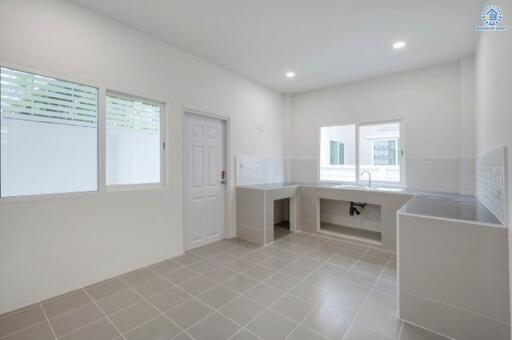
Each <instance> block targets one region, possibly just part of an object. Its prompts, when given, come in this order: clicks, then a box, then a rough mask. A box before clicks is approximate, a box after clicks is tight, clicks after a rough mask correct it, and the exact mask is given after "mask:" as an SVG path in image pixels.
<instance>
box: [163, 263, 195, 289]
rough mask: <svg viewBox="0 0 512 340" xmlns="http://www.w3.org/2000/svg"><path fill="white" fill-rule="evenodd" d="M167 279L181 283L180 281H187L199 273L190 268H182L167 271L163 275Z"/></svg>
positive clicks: (177, 283)
mask: <svg viewBox="0 0 512 340" xmlns="http://www.w3.org/2000/svg"><path fill="white" fill-rule="evenodd" d="M162 276H163V277H164V278H165V279H166V280H169V281H170V282H172V283H174V284H176V285H179V284H180V283H183V282H185V281H188V280H190V279H192V278H194V277H197V276H199V273H197V272H195V271H193V270H190V269H188V268H185V267H183V268H180V269H177V270H175V271H172V272H170V273H165V274H163V275H162Z"/></svg>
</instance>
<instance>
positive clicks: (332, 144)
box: [320, 124, 356, 182]
mask: <svg viewBox="0 0 512 340" xmlns="http://www.w3.org/2000/svg"><path fill="white" fill-rule="evenodd" d="M320 134H321V138H320V139H321V140H320V143H321V147H320V149H321V150H320V151H321V152H320V180H322V181H343V182H355V181H356V126H355V125H354V124H350V125H341V126H329V127H323V128H321V129H320Z"/></svg>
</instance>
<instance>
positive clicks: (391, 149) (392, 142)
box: [373, 139, 398, 165]
mask: <svg viewBox="0 0 512 340" xmlns="http://www.w3.org/2000/svg"><path fill="white" fill-rule="evenodd" d="M397 144H398V143H397V140H396V139H386V140H374V141H373V165H397V164H398V163H397V162H398V155H397V152H398V148H397Z"/></svg>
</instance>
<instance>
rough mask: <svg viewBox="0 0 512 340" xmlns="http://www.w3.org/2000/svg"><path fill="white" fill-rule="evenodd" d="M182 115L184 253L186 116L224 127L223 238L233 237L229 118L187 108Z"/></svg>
mask: <svg viewBox="0 0 512 340" xmlns="http://www.w3.org/2000/svg"><path fill="white" fill-rule="evenodd" d="M182 112H183V114H182V131H183V133H182V135H183V136H182V143H183V145H182V148H181V149H182V152H183V155H182V157H181V160H182V164H183V165H182V176H181V178H182V195H181V199H182V202H183V205H182V214H183V216H182V226H183V233H182V234H183V237H182V247H183V252H185V249H186V247H185V244H186V241H185V223H184V220H185V180H184V176H185V170H186V169H185V167H186V163H185V147H186V144H185V139H186V138H187V137H186V133H185V128H186V123H187V122H186V119H187V116H198V117H203V118H210V119H217V120H219V121H221V123H222V124H223V125H224V141H223V144H224V169H225V171H226V181H227V183H226V189H225V190H226V191H225V193H224V221H225V222H224V224H225V225H224V238H225V239H226V238H232V237H234V235H233V229H232V221H231V207H230V205H229V204H230V202H231V196H232V190H231V188H232V184H231V181H232V178H231V162H230V159H231V156H230V155H231V154H230V147H229V145H230V139H231V137H230V135H231V134H230V131H231V129H230V125H231V124H230V123H231V122H230V118H229V117H228V116H223V115H219V114H216V113H210V112H205V111H201V110H196V109H192V108H189V107H183V110H182Z"/></svg>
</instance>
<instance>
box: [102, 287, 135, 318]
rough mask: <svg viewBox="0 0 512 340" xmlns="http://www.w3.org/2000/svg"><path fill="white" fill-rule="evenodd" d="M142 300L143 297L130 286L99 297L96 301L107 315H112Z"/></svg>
mask: <svg viewBox="0 0 512 340" xmlns="http://www.w3.org/2000/svg"><path fill="white" fill-rule="evenodd" d="M140 301H142V298H141V297H140V296H139V295H138V294H137V293H135V292H134V291H133V290H132V289H130V288H129V289H124V290H121V291H119V292H117V293H114V294H112V295H109V296H106V297H104V298H102V299H99V300H97V301H96V303H97V304H98V305H99V306H100V308H101V309H102V310H103V311H104V312H105V313H106V314H107V315H110V314H113V313H115V312H117V311H119V310H121V309H123V308H126V307H128V306H130V305H133V304H136V303H138V302H140Z"/></svg>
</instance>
